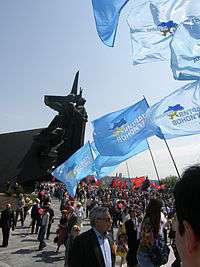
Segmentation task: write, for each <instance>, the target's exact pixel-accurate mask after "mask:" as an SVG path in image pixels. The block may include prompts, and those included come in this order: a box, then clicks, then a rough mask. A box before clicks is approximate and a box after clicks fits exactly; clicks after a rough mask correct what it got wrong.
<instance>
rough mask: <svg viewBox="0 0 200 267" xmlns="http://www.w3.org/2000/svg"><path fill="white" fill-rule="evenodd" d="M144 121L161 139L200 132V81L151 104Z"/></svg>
mask: <svg viewBox="0 0 200 267" xmlns="http://www.w3.org/2000/svg"><path fill="white" fill-rule="evenodd" d="M146 123H147V124H148V126H149V128H151V130H152V133H154V134H156V135H157V136H158V137H160V138H162V139H163V138H165V139H170V138H175V137H180V136H186V135H193V134H198V133H200V82H198V81H196V82H193V83H190V84H187V85H185V86H184V87H181V88H180V89H178V90H176V91H174V92H173V93H171V94H170V95H168V96H166V97H165V98H163V99H162V100H161V101H160V102H158V103H156V104H155V105H153V106H152V107H151V108H150V109H149V110H148V112H147V114H146Z"/></svg>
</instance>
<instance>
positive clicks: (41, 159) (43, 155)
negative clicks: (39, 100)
mask: <svg viewBox="0 0 200 267" xmlns="http://www.w3.org/2000/svg"><path fill="white" fill-rule="evenodd" d="M78 77H79V72H77V73H76V76H75V79H74V83H73V87H72V90H71V92H70V94H69V95H67V96H45V97H44V102H45V104H46V105H47V106H49V107H50V108H52V109H54V110H55V111H57V112H58V115H56V116H55V117H54V119H53V120H52V122H51V123H50V124H49V126H48V127H47V128H45V129H43V130H42V131H41V132H40V133H39V134H37V135H35V136H34V138H33V143H32V145H31V147H30V149H29V151H28V152H27V154H26V155H25V157H24V158H23V160H22V161H21V162H20V164H19V165H18V168H19V173H18V175H17V181H18V182H20V183H22V184H26V183H27V182H28V181H29V182H30V181H35V180H41V179H44V178H45V177H50V176H51V174H50V173H51V172H52V170H53V169H54V168H55V167H57V166H59V165H60V164H62V163H63V162H64V161H65V160H67V159H68V158H69V157H70V156H71V155H72V154H74V153H75V152H76V151H77V150H78V149H79V148H80V147H81V146H82V145H83V143H84V135H85V125H86V122H87V118H88V116H87V112H86V110H85V107H84V105H85V102H86V100H85V99H84V98H83V97H82V89H80V92H79V94H77V88H78Z"/></svg>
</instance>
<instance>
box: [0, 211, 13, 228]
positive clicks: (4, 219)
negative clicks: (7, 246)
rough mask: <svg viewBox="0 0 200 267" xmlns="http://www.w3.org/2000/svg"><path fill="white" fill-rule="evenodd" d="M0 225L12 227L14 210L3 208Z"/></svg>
mask: <svg viewBox="0 0 200 267" xmlns="http://www.w3.org/2000/svg"><path fill="white" fill-rule="evenodd" d="M1 227H2V228H9V229H10V228H13V227H14V211H13V210H12V209H5V210H3V211H2V213H1Z"/></svg>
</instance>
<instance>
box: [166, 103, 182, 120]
mask: <svg viewBox="0 0 200 267" xmlns="http://www.w3.org/2000/svg"><path fill="white" fill-rule="evenodd" d="M182 110H184V107H182V106H181V105H180V104H177V105H175V106H169V107H168V109H167V110H166V111H164V113H168V116H169V117H170V119H172V120H173V119H174V117H176V116H177V114H178V113H179V112H180V111H182Z"/></svg>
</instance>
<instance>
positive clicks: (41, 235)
mask: <svg viewBox="0 0 200 267" xmlns="http://www.w3.org/2000/svg"><path fill="white" fill-rule="evenodd" d="M49 217H50V215H49V212H48V210H47V209H43V214H42V220H41V226H40V230H39V234H38V240H39V241H40V244H39V250H43V248H44V247H46V242H45V241H44V237H45V234H46V230H47V226H48V224H49Z"/></svg>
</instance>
